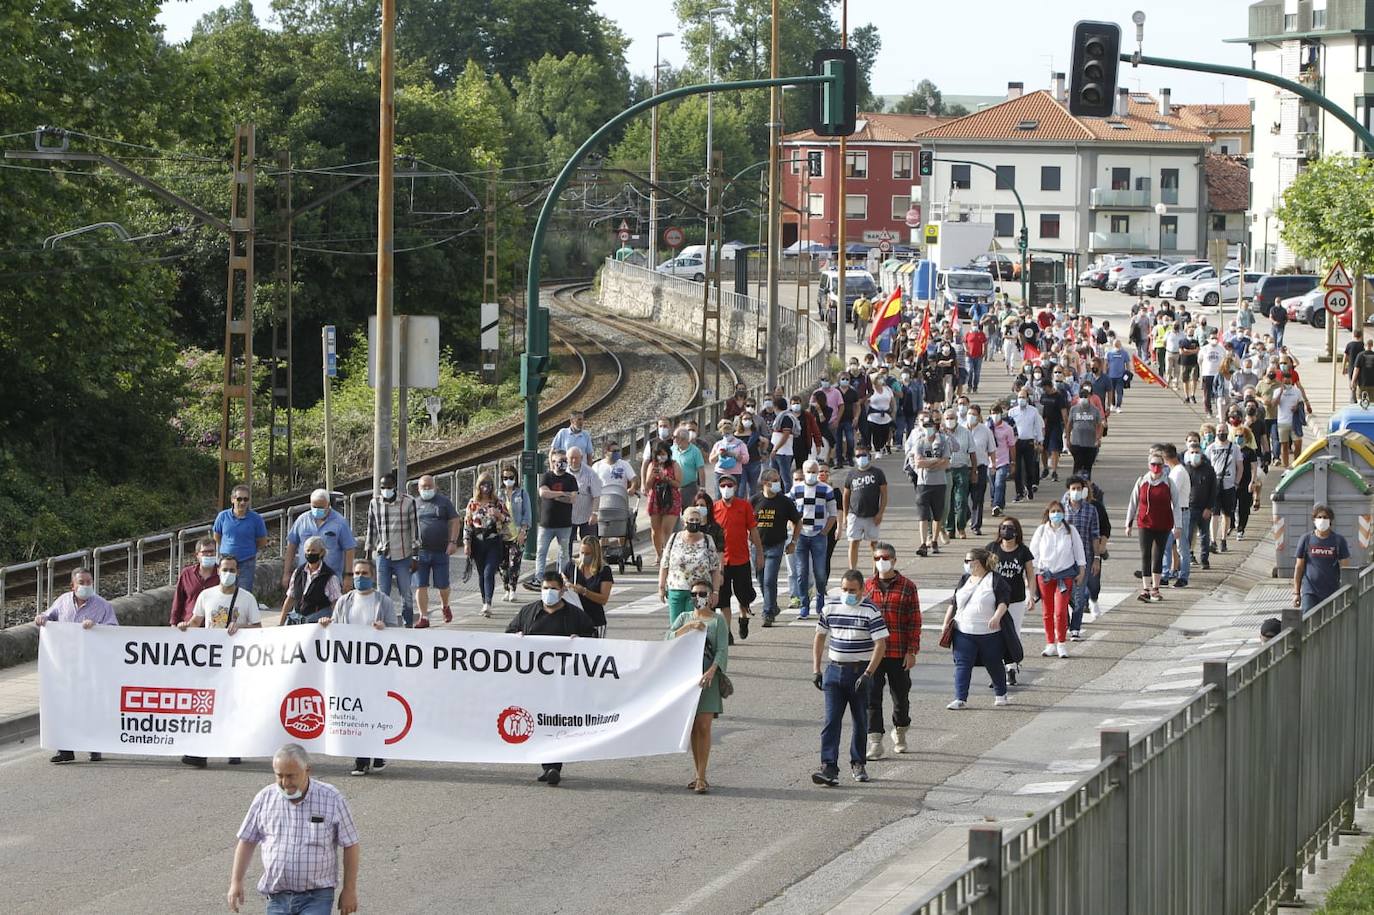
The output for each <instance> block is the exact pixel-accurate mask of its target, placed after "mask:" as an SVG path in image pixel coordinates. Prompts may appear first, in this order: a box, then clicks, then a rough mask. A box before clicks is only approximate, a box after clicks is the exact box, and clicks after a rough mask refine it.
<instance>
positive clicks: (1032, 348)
mask: <svg viewBox="0 0 1374 915" xmlns="http://www.w3.org/2000/svg"><path fill="white" fill-rule="evenodd" d="M1021 361H1022V362H1024V363H1025V364H1026V365H1037V364H1038V363H1039V362H1040V348H1039V347H1038V346H1036V345H1035V344H1034V343H1026V344H1024V345H1022V347H1021Z"/></svg>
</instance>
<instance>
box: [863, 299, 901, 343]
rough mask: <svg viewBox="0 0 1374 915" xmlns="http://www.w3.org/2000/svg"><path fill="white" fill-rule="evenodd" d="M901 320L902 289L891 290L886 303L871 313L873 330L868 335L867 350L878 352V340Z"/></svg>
mask: <svg viewBox="0 0 1374 915" xmlns="http://www.w3.org/2000/svg"><path fill="white" fill-rule="evenodd" d="M901 320H902V287H900V286H898V287H897V288H896V289H894V290H892V295H890V296H888V299H887V301H886V302H884V303H883V304H882V305H879V306H878V307H877V308H876V309H874V311H873V330H872V331H870V332H869V334H868V348H869V349H871V350H873V352H875V353H876V352H877V351H878V338H879V337H881V336H882V335H883V334H884V333H886V332H887V330H888V329H889V328H892V327H896V326H897V324H898V323H899V322H900V321H901Z"/></svg>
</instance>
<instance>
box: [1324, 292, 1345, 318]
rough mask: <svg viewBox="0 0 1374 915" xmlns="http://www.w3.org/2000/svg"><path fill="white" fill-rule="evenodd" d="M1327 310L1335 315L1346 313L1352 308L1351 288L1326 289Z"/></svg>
mask: <svg viewBox="0 0 1374 915" xmlns="http://www.w3.org/2000/svg"><path fill="white" fill-rule="evenodd" d="M1325 304H1326V310H1327V311H1329V312H1331V313H1332V314H1333V315H1341V314H1345V313H1346V312H1347V311H1349V310H1350V290H1349V289H1328V290H1327V291H1326V302H1325Z"/></svg>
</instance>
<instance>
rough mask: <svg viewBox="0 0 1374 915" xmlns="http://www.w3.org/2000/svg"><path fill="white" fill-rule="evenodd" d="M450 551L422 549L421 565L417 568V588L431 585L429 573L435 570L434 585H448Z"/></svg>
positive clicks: (444, 586) (439, 586)
mask: <svg viewBox="0 0 1374 915" xmlns="http://www.w3.org/2000/svg"><path fill="white" fill-rule="evenodd" d="M448 559H449V557H448V551H447V550H421V551H420V555H419V566H417V567H416V569H415V586H416V587H417V588H428V587H429V573H430V570H431V569H432V570H433V571H434V587H436V588H441V589H442V588H447V587H448Z"/></svg>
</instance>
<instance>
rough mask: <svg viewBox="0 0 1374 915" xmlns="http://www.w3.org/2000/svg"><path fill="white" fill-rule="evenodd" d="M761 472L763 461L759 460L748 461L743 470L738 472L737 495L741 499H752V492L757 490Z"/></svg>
mask: <svg viewBox="0 0 1374 915" xmlns="http://www.w3.org/2000/svg"><path fill="white" fill-rule="evenodd" d="M761 473H763V463H762V462H760V461H750V462H749V463H748V464H745V465H744V472H743V473H741V474H740V480H739V489H740V491H739V495H740V498H741V499H752V498H754V494H755V493H757V492H758V491H759V474H761Z"/></svg>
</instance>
